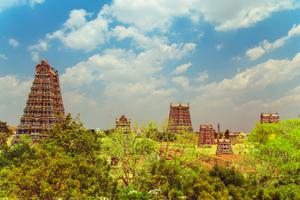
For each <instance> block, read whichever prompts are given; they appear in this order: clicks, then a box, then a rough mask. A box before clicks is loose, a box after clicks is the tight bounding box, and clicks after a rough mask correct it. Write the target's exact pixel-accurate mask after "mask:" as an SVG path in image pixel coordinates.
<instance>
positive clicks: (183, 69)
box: [173, 62, 192, 74]
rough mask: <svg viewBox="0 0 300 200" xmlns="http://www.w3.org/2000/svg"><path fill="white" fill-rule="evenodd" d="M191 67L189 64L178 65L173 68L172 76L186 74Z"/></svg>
mask: <svg viewBox="0 0 300 200" xmlns="http://www.w3.org/2000/svg"><path fill="white" fill-rule="evenodd" d="M191 66H192V63H191V62H189V63H185V64H182V65H179V66H178V67H176V68H175V70H174V71H173V74H182V73H184V72H186V71H187V70H188V69H189V68H190V67H191Z"/></svg>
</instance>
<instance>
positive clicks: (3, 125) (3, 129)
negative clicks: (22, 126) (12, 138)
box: [0, 121, 9, 133]
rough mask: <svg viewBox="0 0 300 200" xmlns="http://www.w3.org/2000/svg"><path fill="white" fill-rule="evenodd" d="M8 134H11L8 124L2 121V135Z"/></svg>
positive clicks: (0, 124) (0, 127)
mask: <svg viewBox="0 0 300 200" xmlns="http://www.w3.org/2000/svg"><path fill="white" fill-rule="evenodd" d="M8 132H9V128H8V126H7V123H6V122H2V121H0V133H8Z"/></svg>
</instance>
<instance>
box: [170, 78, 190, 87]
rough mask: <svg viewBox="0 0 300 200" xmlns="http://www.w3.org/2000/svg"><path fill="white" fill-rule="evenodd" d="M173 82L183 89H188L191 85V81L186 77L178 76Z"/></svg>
mask: <svg viewBox="0 0 300 200" xmlns="http://www.w3.org/2000/svg"><path fill="white" fill-rule="evenodd" d="M172 81H173V82H174V83H176V84H178V85H180V86H181V87H183V88H188V87H189V85H190V82H189V79H188V77H186V76H176V77H173V78H172Z"/></svg>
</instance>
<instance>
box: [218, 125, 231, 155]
mask: <svg viewBox="0 0 300 200" xmlns="http://www.w3.org/2000/svg"><path fill="white" fill-rule="evenodd" d="M222 154H233V151H232V147H231V141H230V139H229V131H228V130H226V132H225V136H224V138H223V139H218V140H217V151H216V155H222Z"/></svg>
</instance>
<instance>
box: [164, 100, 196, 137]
mask: <svg viewBox="0 0 300 200" xmlns="http://www.w3.org/2000/svg"><path fill="white" fill-rule="evenodd" d="M167 131H168V132H170V133H176V132H180V131H188V132H193V127H192V121H191V116H190V105H189V104H172V103H171V104H170V115H169V122H168V130H167Z"/></svg>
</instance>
